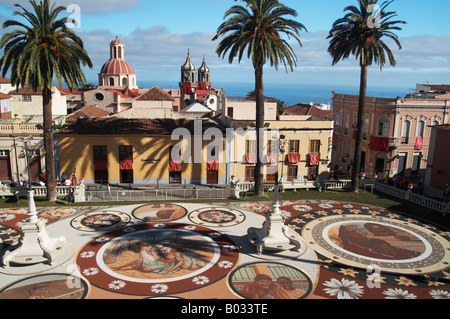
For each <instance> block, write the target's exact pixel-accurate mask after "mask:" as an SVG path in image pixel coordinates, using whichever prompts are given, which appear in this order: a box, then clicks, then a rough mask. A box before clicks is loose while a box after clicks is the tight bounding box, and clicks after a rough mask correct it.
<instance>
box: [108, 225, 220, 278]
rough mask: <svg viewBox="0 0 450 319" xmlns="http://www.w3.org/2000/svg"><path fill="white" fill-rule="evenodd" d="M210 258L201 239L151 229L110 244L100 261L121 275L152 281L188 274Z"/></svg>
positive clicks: (211, 253)
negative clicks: (163, 277) (162, 277)
mask: <svg viewBox="0 0 450 319" xmlns="http://www.w3.org/2000/svg"><path fill="white" fill-rule="evenodd" d="M213 256H214V248H213V246H212V244H211V243H210V242H208V241H206V240H205V239H204V237H202V236H196V235H195V234H193V233H189V232H187V233H184V232H178V231H158V230H152V231H147V232H143V233H141V234H139V235H137V236H130V237H124V238H121V239H120V240H116V241H115V242H113V243H111V245H110V247H108V249H106V250H105V252H104V254H103V260H104V263H105V264H106V265H107V266H108V267H109V268H110V269H111V270H112V271H114V272H116V273H119V274H121V275H124V276H129V277H134V278H143V279H152V278H159V277H161V276H165V277H177V276H180V275H186V274H189V273H190V272H192V271H195V270H198V269H201V268H202V267H204V266H205V265H207V264H208V263H209V262H210V261H211V260H212V258H213Z"/></svg>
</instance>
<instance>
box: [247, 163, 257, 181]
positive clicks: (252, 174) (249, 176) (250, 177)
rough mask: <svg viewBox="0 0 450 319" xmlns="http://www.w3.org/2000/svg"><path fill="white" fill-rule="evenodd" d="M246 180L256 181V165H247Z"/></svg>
mask: <svg viewBox="0 0 450 319" xmlns="http://www.w3.org/2000/svg"><path fill="white" fill-rule="evenodd" d="M245 181H246V182H254V181H255V167H254V166H247V167H245Z"/></svg>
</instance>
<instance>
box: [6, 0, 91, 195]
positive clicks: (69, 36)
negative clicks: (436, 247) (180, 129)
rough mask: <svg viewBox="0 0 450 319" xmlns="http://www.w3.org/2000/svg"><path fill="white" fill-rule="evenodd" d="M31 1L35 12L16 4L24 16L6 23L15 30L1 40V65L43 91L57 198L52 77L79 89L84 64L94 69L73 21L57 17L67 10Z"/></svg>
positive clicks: (17, 82)
mask: <svg viewBox="0 0 450 319" xmlns="http://www.w3.org/2000/svg"><path fill="white" fill-rule="evenodd" d="M29 3H30V4H31V7H32V9H33V11H34V12H31V11H28V10H27V9H25V8H24V7H23V6H21V5H19V4H15V7H17V8H19V9H20V11H15V12H14V14H13V16H18V17H20V18H22V19H20V21H19V20H17V21H16V20H7V21H6V22H4V23H3V28H8V27H14V28H15V29H14V30H13V31H11V32H8V33H6V34H4V35H3V37H2V39H1V40H0V49H4V55H3V57H2V58H1V59H0V68H2V69H3V71H2V74H3V76H5V75H6V73H7V72H8V70H9V69H10V68H11V84H12V85H13V86H16V87H17V88H19V86H22V87H24V86H30V87H31V88H32V89H33V90H34V91H35V92H37V91H38V89H41V90H42V96H43V114H44V123H43V124H44V125H43V128H44V149H45V166H46V168H45V169H46V174H47V185H46V186H47V199H48V200H50V201H55V200H56V185H55V161H54V147H53V130H54V129H53V114H52V81H53V77H54V76H55V77H56V81H57V83H58V86H59V87H62V85H61V83H62V82H61V81H62V78H63V79H64V81H65V82H66V84H67V85H68V87H69V89H70V90H76V89H78V86H79V84H83V83H85V82H86V79H85V76H84V74H83V72H82V69H81V64H82V65H83V66H86V65H88V66H89V67H90V68H92V62H91V60H90V58H89V56H88V54H87V52H86V50H85V49H84V47H83V42H82V40H81V39H80V38H79V37H78V36H77V35H76V34H75V32H74V31H73V30H72V29H70V28H68V27H67V26H66V23H68V22H72V20H69V18H67V17H64V18H61V19H58V15H59V14H60V13H61V12H62V11H65V10H66V8H65V7H62V6H58V7H56V4H55V3H53V4H51V3H50V1H49V0H43V1H40V2H39V3H36V1H35V0H29Z"/></svg>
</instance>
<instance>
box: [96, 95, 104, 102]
mask: <svg viewBox="0 0 450 319" xmlns="http://www.w3.org/2000/svg"><path fill="white" fill-rule="evenodd" d="M94 99H95V100H96V101H103V100H104V99H105V96H104V95H103V94H102V93H95V95H94Z"/></svg>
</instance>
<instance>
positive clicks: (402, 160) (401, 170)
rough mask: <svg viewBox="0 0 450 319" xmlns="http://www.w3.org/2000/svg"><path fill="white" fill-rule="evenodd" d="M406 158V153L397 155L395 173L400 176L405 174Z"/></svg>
mask: <svg viewBox="0 0 450 319" xmlns="http://www.w3.org/2000/svg"><path fill="white" fill-rule="evenodd" d="M407 157H408V153H400V154H399V158H398V167H397V173H398V174H399V175H400V176H403V175H404V174H405V169H406V159H407Z"/></svg>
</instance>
